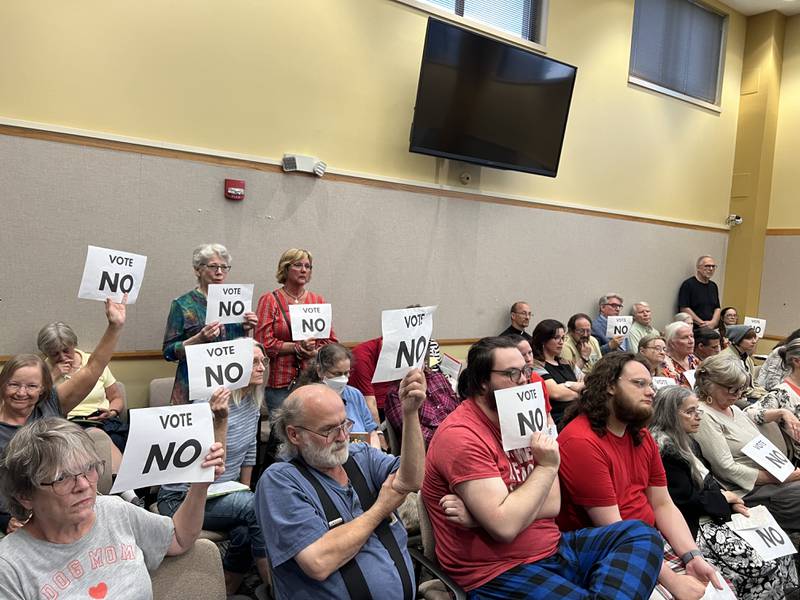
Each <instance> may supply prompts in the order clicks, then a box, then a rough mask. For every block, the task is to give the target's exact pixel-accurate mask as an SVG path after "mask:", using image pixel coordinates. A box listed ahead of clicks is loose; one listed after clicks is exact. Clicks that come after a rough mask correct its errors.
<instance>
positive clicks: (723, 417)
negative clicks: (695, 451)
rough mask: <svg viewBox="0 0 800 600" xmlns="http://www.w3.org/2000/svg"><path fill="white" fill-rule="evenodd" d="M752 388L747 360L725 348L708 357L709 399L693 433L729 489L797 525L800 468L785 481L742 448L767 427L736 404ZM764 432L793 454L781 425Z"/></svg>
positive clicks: (704, 383)
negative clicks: (760, 426)
mask: <svg viewBox="0 0 800 600" xmlns="http://www.w3.org/2000/svg"><path fill="white" fill-rule="evenodd" d="M737 363H738V364H737ZM746 389H747V374H746V373H745V372H744V370H743V369H742V367H741V361H737V360H736V359H735V358H732V357H730V356H727V355H725V354H723V353H720V354H717V355H715V356H711V357H709V358H707V359H706V360H705V361H703V364H701V365H700V368H699V369H697V379H696V383H695V391H696V392H697V396H698V398H699V399H700V401H701V402H703V403H704V404H703V407H704V409H705V412H704V414H703V419H702V420H701V421H700V427H699V429H698V431H697V432H696V433H694V434H693V437H694V439H695V440H696V441H697V443H698V444H699V445H700V449H701V450H702V452H703V456H704V457H705V459H706V460H707V461H708V464H709V466H710V467H711V472H712V473H714V476H715V477H716V478H717V480H718V481H719V482H720V483H722V484H723V485H724V486H725V487H726V489H728V490H729V491H731V492H733V493H735V494H737V495H738V496H741V497H742V499H744V501H745V504H747V505H748V506H755V505H756V504H763V505H764V506H766V507H767V508H768V509H769V510H770V512H771V513H772V515H773V516H774V517H775V520H776V521H778V523H780V525H781V527H783V528H784V529H787V530H795V531H796V530H798V529H800V521H798V518H797V517H798V515H800V469H794V471H793V472H792V473H791V475H789V477H788V478H787V479H786V480H785V481H784V482H782V483H781V482H780V481H778V480H777V479H776V478H775V477H773V476H772V475H771V474H770V473H769V472H768V471H767V470H766V469H764V468H763V467H762V466H760V465H759V464H758V463H757V462H755V461H754V460H753V459H752V458H750V457H749V456H747V455H746V454H745V453H744V452H742V448H743V447H744V446H746V445H747V444H748V443H750V442H751V441H752V440H753V439H754V438H755V437H757V436H758V435H760V434H761V433H762V431H759V429H758V427H756V425H755V423H753V421H751V420H750V419H749V418H748V417H747V415H745V413H744V412H742V410H741V409H740V408H739V407H738V406H736V401H737V400H738V399H739V398H740V397H741V395H742V394H743V393H744V391H745V390H746ZM768 425H769V424H768ZM763 433H764V434H765V435H767V437H768V438H769V439H770V441H772V443H773V444H775V445H776V446H778V449H779V450H780V451H781V452H782V453H783V454H784V455H788V456H789V458H791V454H789V452H790V450H791V449H790V448H787V446H786V444H785V443H783V442H782V437H781V435H780V432H779V431H778V432H777V435H771V434H770V433H769V431H767V430H764V431H763Z"/></svg>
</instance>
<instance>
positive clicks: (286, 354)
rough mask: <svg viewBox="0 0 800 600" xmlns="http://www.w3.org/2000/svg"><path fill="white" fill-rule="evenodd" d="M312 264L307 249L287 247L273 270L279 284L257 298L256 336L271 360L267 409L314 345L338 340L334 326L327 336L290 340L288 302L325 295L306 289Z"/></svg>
mask: <svg viewBox="0 0 800 600" xmlns="http://www.w3.org/2000/svg"><path fill="white" fill-rule="evenodd" d="M313 268H314V263H313V257H312V256H311V253H310V252H309V251H308V250H304V249H302V248H289V249H288V250H287V251H286V252H284V253H283V254H282V255H281V257H280V259H279V260H278V270H277V271H276V273H275V279H276V280H277V281H278V283H280V284H281V287H279V288H278V289H275V290H273V291H271V292H267V293H266V294H263V295H262V296H261V298H259V299H258V308H257V309H256V315H258V327H257V328H256V333H255V338H256V340H258V341H259V342H261V343H262V344H264V348H266V351H267V356H269V358H270V361H271V362H272V368H271V369H270V373H269V379H268V381H267V389H266V404H267V408H269V410H270V411H272V410H274V409H276V408H277V407H279V406H280V405H281V404H283V401H284V400H285V399H286V397H287V396H288V395H289V392H291V391H292V388H293V386H294V384H295V383H296V381H297V378H298V377H299V376H300V373H302V371H303V370H304V369H305V368H306V367H307V366H308V363H309V361H310V360H311V359H312V358H314V356H315V355H316V352H317V348H318V347H320V346H322V345H324V344H329V343H331V342H336V341H337V340H336V336H335V335H334V333H333V328H331V334H330V338H328V339H324V340H316V339H307V340H302V341H298V342H295V341H293V340H292V322H291V319H290V317H289V305H290V304H325V298H323V297H322V296H321V295H319V294H315V293H314V292H311V291H309V290H307V289H306V285H308V283H309V282H310V281H311V272H312V269H313Z"/></svg>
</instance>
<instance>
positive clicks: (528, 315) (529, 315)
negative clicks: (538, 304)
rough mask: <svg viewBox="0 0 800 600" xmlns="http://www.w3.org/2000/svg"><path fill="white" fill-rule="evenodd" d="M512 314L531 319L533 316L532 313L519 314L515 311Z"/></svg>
mask: <svg viewBox="0 0 800 600" xmlns="http://www.w3.org/2000/svg"><path fill="white" fill-rule="evenodd" d="M514 314H515V315H522V316H523V317H532V316H533V313H532V312H520V311H518V310H515V311H514Z"/></svg>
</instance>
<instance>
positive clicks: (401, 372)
mask: <svg viewBox="0 0 800 600" xmlns="http://www.w3.org/2000/svg"><path fill="white" fill-rule="evenodd" d="M434 312H436V307H435V306H423V307H421V308H402V309H400V310H384V311H383V312H382V313H381V330H382V332H383V347H382V348H381V354H380V356H378V364H377V365H376V367H375V374H374V375H373V376H372V383H377V382H379V381H395V380H397V379H402V378H403V377H404V376H405V374H406V373H408V372H409V371H410V370H411V369H419V368H421V367H422V366H423V363H424V362H425V356H426V355H427V352H428V343H429V342H430V341H431V333H433V313H434Z"/></svg>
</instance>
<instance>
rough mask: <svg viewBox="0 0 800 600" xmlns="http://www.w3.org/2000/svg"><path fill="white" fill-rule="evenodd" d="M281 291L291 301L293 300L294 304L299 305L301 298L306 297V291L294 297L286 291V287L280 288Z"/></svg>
mask: <svg viewBox="0 0 800 600" xmlns="http://www.w3.org/2000/svg"><path fill="white" fill-rule="evenodd" d="M281 291H282V292H283V293H284V294H286V295H287V296H288V297H289V298H290V299H291V300H294V304H300V300H301V299H302V298H303V296H305V295H306V290H303V291H302V292H300V294H299V295H297V296H295V295H294V294H292V293H291V292H290V291H289V290H287V289H286V286H283V287H282V288H281Z"/></svg>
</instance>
